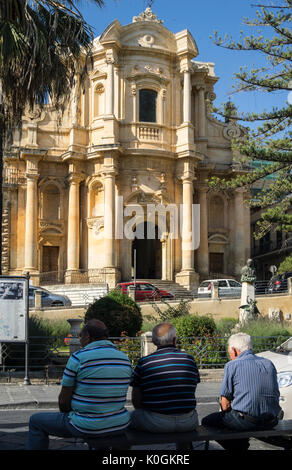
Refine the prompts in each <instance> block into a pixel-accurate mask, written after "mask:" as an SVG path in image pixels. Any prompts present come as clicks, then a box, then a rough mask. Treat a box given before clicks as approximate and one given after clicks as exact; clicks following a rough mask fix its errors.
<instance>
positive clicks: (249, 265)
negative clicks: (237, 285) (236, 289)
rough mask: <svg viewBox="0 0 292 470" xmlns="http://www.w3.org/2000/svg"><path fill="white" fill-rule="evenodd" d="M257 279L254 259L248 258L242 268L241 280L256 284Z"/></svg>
mask: <svg viewBox="0 0 292 470" xmlns="http://www.w3.org/2000/svg"><path fill="white" fill-rule="evenodd" d="M255 281H256V271H255V267H254V262H253V260H252V259H248V260H247V262H246V265H245V266H244V267H243V268H242V270H241V282H247V283H248V284H252V285H254V283H255Z"/></svg>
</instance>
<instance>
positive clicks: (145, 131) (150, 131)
mask: <svg viewBox="0 0 292 470" xmlns="http://www.w3.org/2000/svg"><path fill="white" fill-rule="evenodd" d="M139 139H141V140H152V141H153V140H154V141H159V140H161V130H160V128H159V127H157V126H150V125H144V126H139Z"/></svg>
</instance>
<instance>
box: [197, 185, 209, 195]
mask: <svg viewBox="0 0 292 470" xmlns="http://www.w3.org/2000/svg"><path fill="white" fill-rule="evenodd" d="M196 189H197V190H198V192H199V193H201V194H202V193H204V194H206V193H207V192H208V191H209V189H210V188H209V186H207V185H198V186H197V188H196Z"/></svg>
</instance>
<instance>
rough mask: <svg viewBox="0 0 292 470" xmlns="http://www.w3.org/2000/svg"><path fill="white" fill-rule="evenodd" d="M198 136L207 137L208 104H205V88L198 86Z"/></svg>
mask: <svg viewBox="0 0 292 470" xmlns="http://www.w3.org/2000/svg"><path fill="white" fill-rule="evenodd" d="M197 90H198V91H197V93H198V100H197V103H198V135H199V137H206V104H205V87H204V86H198V87H197Z"/></svg>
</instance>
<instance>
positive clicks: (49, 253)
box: [42, 246, 59, 273]
mask: <svg viewBox="0 0 292 470" xmlns="http://www.w3.org/2000/svg"><path fill="white" fill-rule="evenodd" d="M58 270H59V247H58V246H43V269H42V271H43V272H44V273H51V272H56V273H57V272H58Z"/></svg>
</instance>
